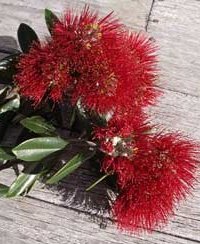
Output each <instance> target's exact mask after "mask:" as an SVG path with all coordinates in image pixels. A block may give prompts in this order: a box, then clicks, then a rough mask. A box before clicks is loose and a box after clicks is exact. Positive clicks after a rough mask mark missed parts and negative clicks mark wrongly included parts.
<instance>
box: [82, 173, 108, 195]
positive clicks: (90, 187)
mask: <svg viewBox="0 0 200 244" xmlns="http://www.w3.org/2000/svg"><path fill="white" fill-rule="evenodd" d="M108 176H110V174H105V175H103V176H102V177H101V178H100V179H98V180H97V181H95V182H94V183H93V184H92V185H91V186H89V187H88V188H87V189H86V191H90V190H91V189H92V188H94V187H95V186H96V185H98V184H99V183H100V182H101V181H103V180H104V179H106V178H107V177H108Z"/></svg>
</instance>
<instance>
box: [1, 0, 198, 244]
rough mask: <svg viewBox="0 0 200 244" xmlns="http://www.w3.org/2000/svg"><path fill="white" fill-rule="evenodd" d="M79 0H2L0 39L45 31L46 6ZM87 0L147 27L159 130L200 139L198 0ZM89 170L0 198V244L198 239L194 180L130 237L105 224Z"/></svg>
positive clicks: (102, 198)
mask: <svg viewBox="0 0 200 244" xmlns="http://www.w3.org/2000/svg"><path fill="white" fill-rule="evenodd" d="M84 3H85V1H78V0H76V1H73V3H70V1H61V0H57V1H55V0H51V1H47V0H29V1H28V0H15V1H11V0H0V16H1V20H0V41H1V43H4V44H7V45H9V46H14V45H16V42H15V40H14V39H15V38H16V30H17V27H18V25H19V23H21V22H25V23H28V24H30V25H32V26H33V27H34V29H35V30H36V31H37V32H38V33H39V34H40V37H43V38H44V36H45V35H47V31H46V30H45V24H44V20H43V16H42V12H43V8H45V7H47V8H51V9H52V10H56V12H58V13H60V12H61V11H63V9H64V8H66V7H68V6H71V7H74V8H80V7H82V6H83V5H84ZM87 3H90V4H91V5H92V8H93V9H97V10H99V11H100V13H101V14H105V13H107V12H109V11H110V10H112V9H113V10H115V12H116V14H117V15H118V16H119V17H120V18H121V19H122V20H123V22H124V23H126V24H127V26H128V27H129V28H131V29H135V30H139V29H145V28H146V29H147V30H148V32H149V33H150V35H151V36H153V37H154V38H155V39H156V41H157V43H158V45H159V46H160V50H159V55H160V56H159V57H160V68H161V79H160V82H159V84H158V85H159V87H160V89H162V91H163V92H164V96H163V97H162V98H160V99H159V103H158V106H157V107H154V108H150V109H149V113H150V114H151V116H152V118H153V119H154V121H156V122H157V123H159V124H162V125H161V126H160V127H161V128H165V127H166V128H168V129H169V130H181V131H184V132H185V135H188V136H190V137H191V138H194V139H197V140H200V123H199V119H200V84H199V83H200V72H199V69H198V68H199V64H200V45H199V42H200V31H199V29H200V1H195V0H190V1H186V0H164V1H163V0H162V1H161V0H160V1H159V0H155V1H151V0H137V1H136V0H135V1H134V0H133V1H131V0H118V1H117V0H93V1H92V0H91V1H87ZM44 30H45V31H44ZM1 36H4V37H3V38H2V37H1ZM9 36H10V37H9ZM87 168H88V166H87V164H86V165H84V167H82V168H81V169H79V170H78V171H77V172H76V173H75V174H73V175H71V176H69V177H68V178H67V179H66V180H64V181H63V182H62V183H61V184H60V185H59V186H57V187H53V188H49V189H47V188H46V187H45V186H42V185H38V186H37V188H36V189H35V190H34V191H33V192H32V193H31V194H30V196H29V197H26V198H21V199H16V200H0V244H1V243H2V244H12V243H13V244H14V243H15V244H25V243H26V244H29V243H32V244H36V243H49V244H54V243H55V244H56V243H61V244H62V243H63V244H65V243H66V244H67V243H71V244H78V243H83V244H86V243H87V244H93V243H94V244H108V243H111V244H117V243H123V244H129V243H136V244H143V243H150V244H151V243H155V244H159V243H167V244H168V243H169V244H170V243H172V244H174V243H177V244H186V243H188V244H192V243H200V204H199V203H200V184H199V183H197V184H196V185H195V188H194V190H193V194H192V196H190V197H189V198H188V199H187V201H184V202H182V203H181V204H180V205H179V206H178V209H177V211H176V213H175V216H173V217H171V219H170V221H169V224H168V225H167V226H165V227H164V228H163V229H162V230H155V231H154V232H153V233H152V234H150V235H149V234H148V235H147V234H144V235H141V236H133V235H132V236H131V235H129V234H126V233H121V232H119V231H118V230H116V228H115V226H113V224H112V223H111V222H110V219H109V215H108V213H107V212H106V210H105V209H106V206H107V205H108V204H109V201H108V198H107V197H106V195H107V193H106V190H105V185H104V183H102V184H100V185H99V186H98V187H97V188H96V189H95V190H93V191H91V192H90V193H86V192H85V188H86V187H87V186H89V185H90V184H91V182H93V181H94V180H95V177H96V176H95V173H93V172H90V171H88V169H87ZM8 181H10V182H11V181H12V173H11V172H10V171H9V170H8V171H5V172H4V173H3V174H1V175H0V182H2V183H3V182H8ZM100 206H102V207H100Z"/></svg>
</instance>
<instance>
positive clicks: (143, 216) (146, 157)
mask: <svg viewBox="0 0 200 244" xmlns="http://www.w3.org/2000/svg"><path fill="white" fill-rule="evenodd" d="M133 151H134V156H133V159H132V160H130V159H128V158H127V157H117V158H112V157H110V158H108V157H107V158H105V160H104V162H103V169H104V171H106V172H112V173H115V174H116V175H117V177H118V185H119V188H120V189H121V191H120V194H119V196H118V198H117V200H116V202H115V203H114V206H113V214H114V216H115V217H116V219H117V224H118V226H119V227H120V228H121V229H125V230H129V231H140V230H147V231H150V230H152V229H153V228H155V227H156V226H159V225H161V224H163V223H165V222H166V221H167V219H168V217H169V215H170V214H171V213H173V208H174V206H175V204H176V203H177V201H179V200H181V199H183V198H184V197H185V196H186V194H187V193H188V192H189V191H190V189H191V187H192V184H193V182H194V172H195V169H196V166H197V161H196V159H195V154H196V152H197V145H195V144H194V143H193V142H190V141H188V140H184V139H181V137H180V135H177V134H167V135H157V136H148V135H147V136H146V138H144V137H143V138H142V139H141V140H140V139H138V141H137V142H136V144H135V150H133Z"/></svg>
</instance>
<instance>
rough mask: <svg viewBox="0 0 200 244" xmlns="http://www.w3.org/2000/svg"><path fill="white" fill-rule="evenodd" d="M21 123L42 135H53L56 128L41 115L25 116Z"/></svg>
mask: <svg viewBox="0 0 200 244" xmlns="http://www.w3.org/2000/svg"><path fill="white" fill-rule="evenodd" d="M20 123H21V124H22V125H23V126H24V127H25V128H27V129H29V130H30V131H33V132H34V133H36V134H41V135H47V136H51V135H53V134H54V132H55V130H56V129H55V127H54V126H53V125H51V124H50V123H49V122H47V121H46V120H45V119H44V118H43V117H41V116H32V117H29V118H25V119H23V120H21V121H20Z"/></svg>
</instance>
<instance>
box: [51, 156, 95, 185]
mask: <svg viewBox="0 0 200 244" xmlns="http://www.w3.org/2000/svg"><path fill="white" fill-rule="evenodd" d="M93 155H94V152H93V153H92V154H91V155H89V156H88V153H87V155H84V154H77V155H75V156H74V157H73V158H72V159H71V160H69V161H68V163H67V164H65V165H64V166H63V167H62V168H61V169H60V170H59V171H58V172H57V173H56V174H54V175H53V176H52V177H51V178H50V179H49V180H47V184H55V183H57V182H58V181H60V180H62V179H63V178H64V177H66V176H67V175H69V174H71V173H72V172H74V170H76V169H77V168H78V167H80V166H81V164H83V163H84V162H85V161H86V160H88V159H89V158H91V157H92V156H93Z"/></svg>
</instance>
